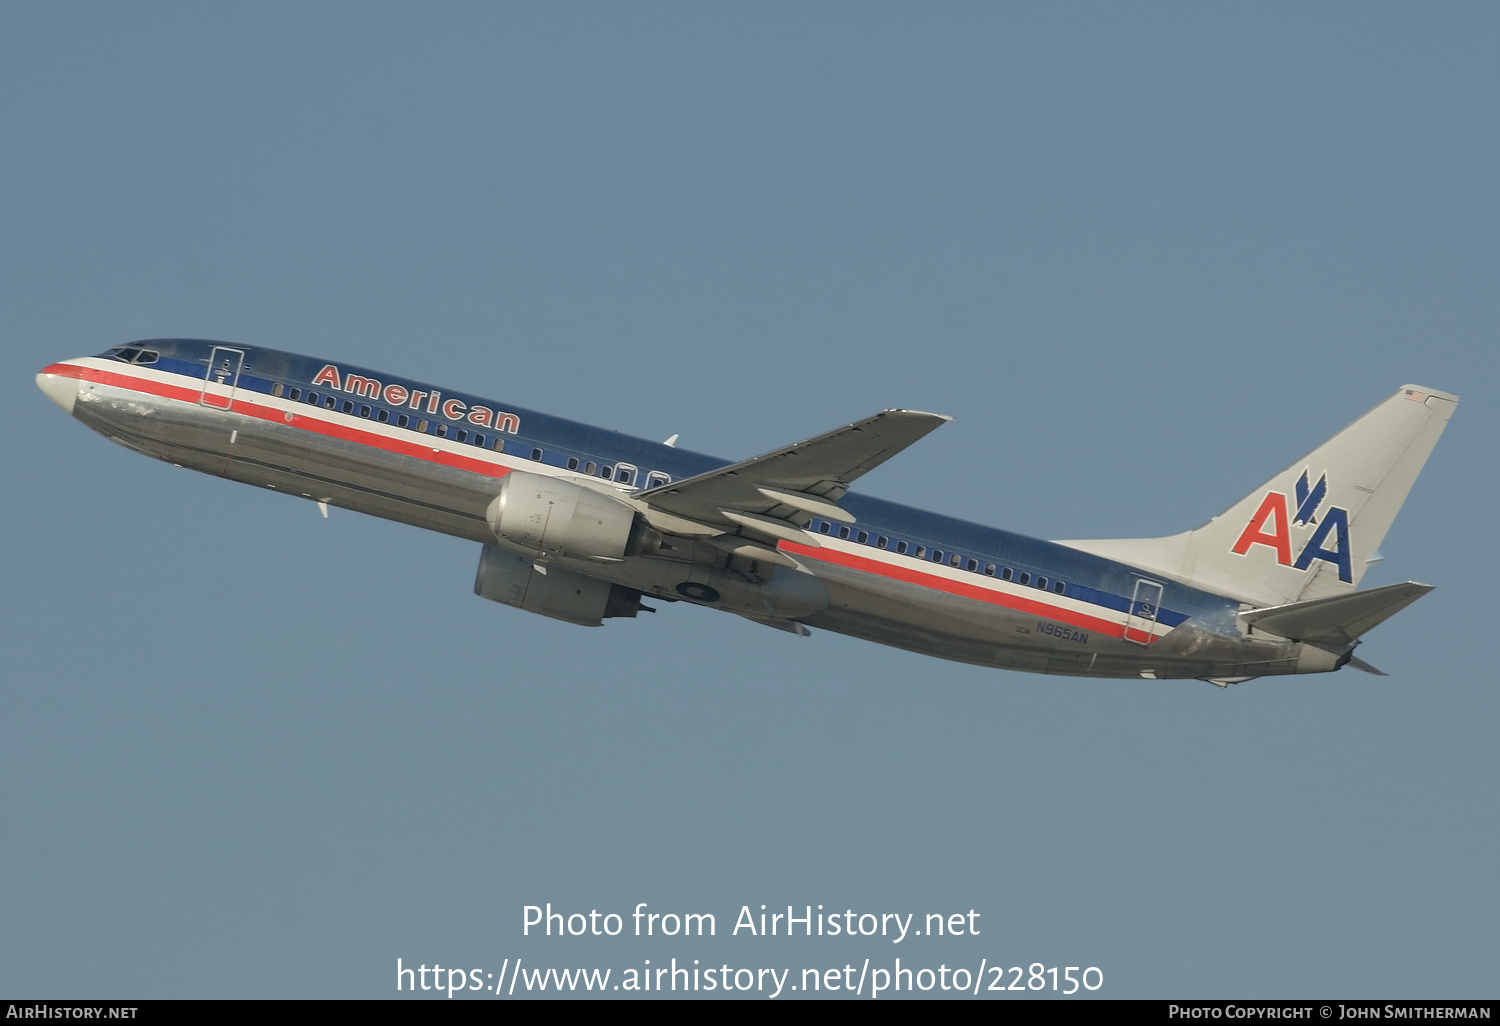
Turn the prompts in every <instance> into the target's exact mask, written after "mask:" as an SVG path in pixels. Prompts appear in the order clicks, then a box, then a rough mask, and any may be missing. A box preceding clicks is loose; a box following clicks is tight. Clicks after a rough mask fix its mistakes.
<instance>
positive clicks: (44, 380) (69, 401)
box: [36, 367, 78, 417]
mask: <svg viewBox="0 0 1500 1026" xmlns="http://www.w3.org/2000/svg"><path fill="white" fill-rule="evenodd" d="M51 370H52V368H51V367H48V368H47V370H44V371H42V372H41V373H40V374H38V375H37V376H36V387H37V388H40V389H41V390H42V394H43V395H45V396H46V397H47V398H48V399H51V400H52V401H53V402H55V403H56V404H57V405H59V406H61V407H62V408H63V410H64V411H65V412H66V413H67V414H68V416H70V417H71V416H72V415H73V404H74V403H75V402H76V401H77V400H78V379H77V378H70V377H66V376H65V375H62V374H53V373H49V372H50V371H51Z"/></svg>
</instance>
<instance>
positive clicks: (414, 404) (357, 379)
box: [312, 363, 521, 435]
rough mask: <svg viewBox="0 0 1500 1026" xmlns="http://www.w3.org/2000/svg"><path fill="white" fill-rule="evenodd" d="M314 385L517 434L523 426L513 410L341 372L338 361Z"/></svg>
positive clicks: (327, 368) (328, 365) (389, 404)
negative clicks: (467, 401)
mask: <svg viewBox="0 0 1500 1026" xmlns="http://www.w3.org/2000/svg"><path fill="white" fill-rule="evenodd" d="M312 384H313V386H314V387H320V386H321V387H325V388H328V389H331V390H333V391H343V392H348V393H350V394H351V395H358V396H363V397H364V398H366V399H377V400H381V401H383V402H385V404H386V405H387V406H406V407H408V408H409V409H413V410H423V409H425V410H426V412H427V413H429V414H431V415H433V416H439V415H441V416H443V417H446V418H447V419H448V420H451V421H454V422H464V421H467V422H468V423H470V424H476V425H478V426H479V427H486V428H492V429H494V430H496V431H504V432H506V433H507V434H512V435H513V434H516V433H517V432H518V431H520V429H521V419H520V418H519V417H517V416H516V415H515V414H514V413H506V412H505V411H504V410H492V409H490V408H489V407H487V406H477V405H476V406H470V405H469V404H468V403H466V402H464V401H463V400H462V399H451V398H450V399H444V398H443V393H441V392H439V391H437V390H436V389H433V390H432V391H422V390H421V389H414V388H407V387H406V386H405V385H398V384H395V383H391V384H385V385H383V384H381V382H379V381H378V380H376V379H375V378H370V377H366V376H365V375H363V374H354V373H352V372H350V373H341V372H340V371H339V368H338V366H337V365H336V364H332V363H325V364H324V365H323V369H322V370H320V371H318V373H317V374H315V375H313V379H312Z"/></svg>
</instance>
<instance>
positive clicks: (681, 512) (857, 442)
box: [635, 410, 953, 538]
mask: <svg viewBox="0 0 1500 1026" xmlns="http://www.w3.org/2000/svg"><path fill="white" fill-rule="evenodd" d="M952 419H953V418H951V417H944V416H942V415H940V414H936V413H919V412H917V411H916V410H884V411H882V412H880V413H877V414H875V415H874V416H873V417H866V418H865V419H864V420H860V421H856V422H855V423H853V424H848V425H846V426H844V427H841V428H837V429H835V430H833V431H829V432H827V433H826V434H822V435H818V436H816V437H815V438H809V439H807V440H806V441H803V442H797V443H796V444H795V445H788V446H786V447H785V448H782V449H776V450H774V451H772V452H768V453H766V454H765V455H763V456H756V457H755V458H753V459H748V460H744V461H743V462H740V463H734V464H731V465H730V466H727V467H720V468H719V469H718V470H711V471H709V472H708V473H706V474H699V475H698V476H696V477H690V478H686V479H684V480H682V481H673V482H672V483H671V484H665V485H661V486H660V487H657V488H652V489H649V490H647V491H643V492H637V493H636V495H635V498H637V499H640V500H641V501H643V502H646V503H649V504H650V505H651V506H652V508H654V509H659V510H664V511H666V512H668V513H673V514H676V515H677V516H680V517H686V518H688V519H690V520H696V521H699V522H701V523H706V524H712V525H714V526H717V527H721V528H724V529H726V530H730V531H733V530H745V531H749V532H751V533H753V534H758V535H761V536H764V537H769V538H777V537H784V536H786V537H789V536H791V535H790V534H787V535H783V534H781V533H779V532H783V531H785V532H795V530H796V528H795V526H794V525H799V524H805V523H806V522H807V520H808V519H809V518H811V517H813V516H824V517H828V518H829V519H833V520H853V519H854V518H853V517H851V516H850V515H849V514H848V513H846V512H844V511H843V510H841V509H839V508H838V506H837V503H838V501H839V500H840V499H842V498H843V497H844V493H845V492H847V491H848V490H849V483H850V482H851V481H853V480H854V479H855V478H857V477H859V476H860V475H862V474H864V473H866V472H867V471H870V470H872V469H874V468H875V467H878V466H880V464H882V463H884V462H885V461H886V460H888V459H890V458H891V457H892V456H894V455H896V453H898V452H900V451H901V450H902V449H905V448H906V447H907V446H908V445H911V444H912V443H913V442H915V441H917V440H918V439H919V438H921V437H923V436H924V435H926V434H927V433H928V432H930V431H932V430H933V429H934V428H937V427H938V426H940V425H942V424H945V423H947V422H948V421H950V420H952Z"/></svg>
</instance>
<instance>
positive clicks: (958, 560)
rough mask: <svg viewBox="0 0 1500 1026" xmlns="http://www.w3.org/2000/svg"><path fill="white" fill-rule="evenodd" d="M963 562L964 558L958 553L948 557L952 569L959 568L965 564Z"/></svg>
mask: <svg viewBox="0 0 1500 1026" xmlns="http://www.w3.org/2000/svg"><path fill="white" fill-rule="evenodd" d="M963 560H964V557H962V556H960V555H959V554H958V553H957V552H955V553H954V554H953V555H951V556H949V557H948V565H949V566H951V567H957V566H958V564H960V563H962V562H963Z"/></svg>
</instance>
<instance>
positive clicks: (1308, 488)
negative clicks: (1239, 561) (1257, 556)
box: [1230, 469, 1354, 584]
mask: <svg viewBox="0 0 1500 1026" xmlns="http://www.w3.org/2000/svg"><path fill="white" fill-rule="evenodd" d="M1310 479H1311V474H1309V473H1308V471H1307V470H1306V469H1304V470H1303V471H1302V476H1301V477H1300V478H1298V479H1297V489H1296V491H1297V505H1296V512H1295V514H1293V513H1291V512H1289V511H1290V510H1291V509H1292V507H1291V506H1290V505H1289V504H1288V503H1287V496H1286V495H1284V494H1283V493H1281V492H1267V493H1266V497H1265V498H1264V499H1262V500H1261V503H1260V508H1259V509H1257V510H1256V511H1255V515H1254V516H1252V517H1251V518H1250V522H1249V523H1248V524H1246V525H1245V529H1244V530H1243V531H1241V532H1240V537H1239V541H1237V542H1235V543H1234V548H1232V549H1231V550H1230V551H1231V552H1233V553H1234V554H1235V555H1238V556H1243V555H1246V554H1247V553H1249V551H1250V549H1251V548H1252V547H1254V546H1256V545H1264V546H1266V547H1267V548H1269V549H1271V550H1272V551H1273V552H1275V553H1276V562H1278V563H1280V564H1281V565H1282V566H1289V567H1293V568H1295V569H1297V570H1306V569H1308V568H1309V567H1311V566H1312V564H1313V560H1315V559H1325V560H1327V561H1328V562H1330V563H1332V564H1333V565H1334V566H1336V567H1338V570H1339V580H1341V581H1344V582H1345V583H1347V584H1353V583H1354V571H1353V569H1352V567H1351V563H1352V559H1351V557H1350V554H1349V511H1348V510H1346V509H1343V508H1342V507H1339V506H1330V507H1328V511H1327V512H1326V513H1323V514H1321V517H1322V522H1321V523H1320V522H1319V512H1318V511H1319V507H1321V506H1322V505H1323V500H1324V499H1325V498H1327V497H1328V475H1327V474H1326V473H1325V474H1323V476H1321V477H1319V478H1318V483H1317V484H1310V483H1309V481H1310ZM1294 527H1297V528H1301V529H1302V530H1301V531H1299V532H1298V533H1299V534H1300V533H1302V532H1303V531H1305V530H1306V529H1307V528H1310V527H1316V528H1317V530H1315V531H1313V532H1312V535H1311V537H1309V538H1308V539H1307V541H1306V542H1305V543H1304V544H1303V546H1302V549H1301V551H1300V552H1299V553H1298V554H1297V561H1296V562H1295V563H1294V562H1292V529H1293V528H1294Z"/></svg>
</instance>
